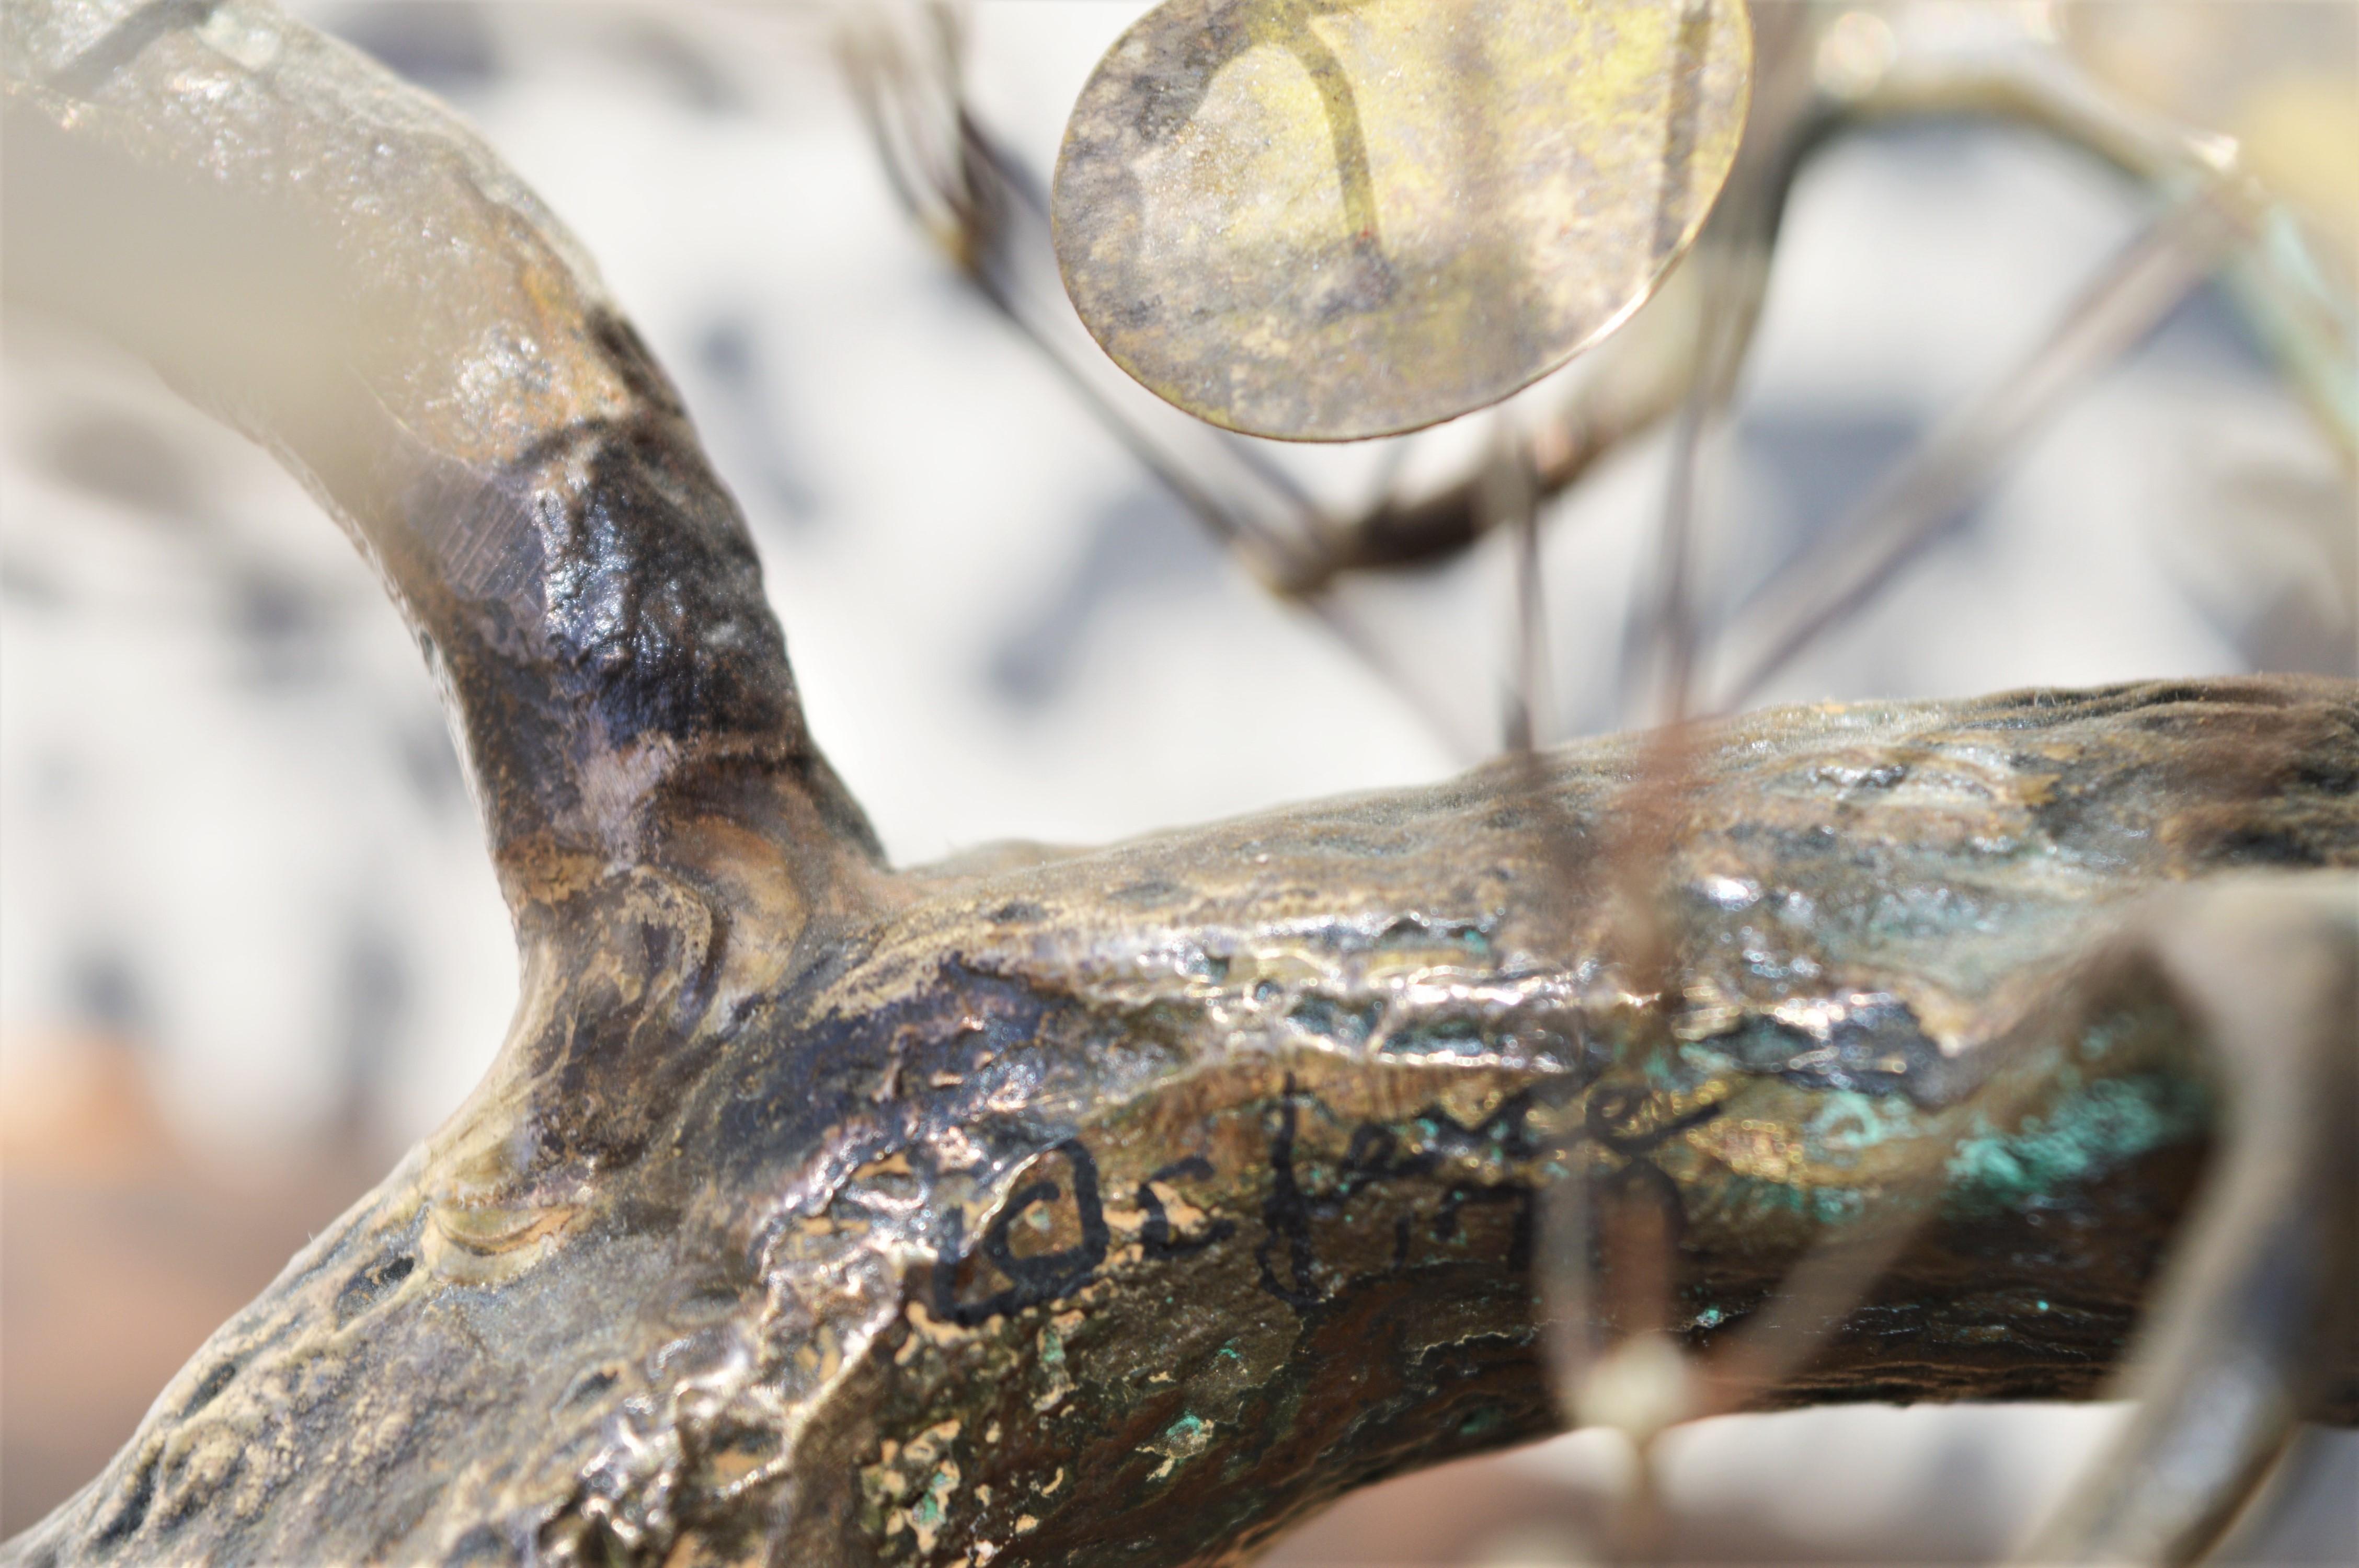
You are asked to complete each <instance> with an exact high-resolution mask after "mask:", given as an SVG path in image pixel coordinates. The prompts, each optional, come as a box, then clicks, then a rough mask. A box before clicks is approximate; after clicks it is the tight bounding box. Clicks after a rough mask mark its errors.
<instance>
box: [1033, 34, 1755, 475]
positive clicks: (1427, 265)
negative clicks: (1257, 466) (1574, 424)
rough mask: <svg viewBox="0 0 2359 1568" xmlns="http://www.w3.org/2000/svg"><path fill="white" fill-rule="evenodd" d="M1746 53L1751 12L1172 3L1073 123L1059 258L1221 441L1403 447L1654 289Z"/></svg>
mask: <svg viewBox="0 0 2359 1568" xmlns="http://www.w3.org/2000/svg"><path fill="white" fill-rule="evenodd" d="M1751 59H1752V30H1751V27H1750V24H1749V21H1748V19H1747V16H1746V14H1745V7H1744V5H1742V4H1741V3H1740V0H1591V3H1589V4H1583V5H1567V4H1565V3H1563V0H1496V3H1494V4H1490V5H1483V6H1479V7H1478V6H1473V5H1432V4H1430V3H1429V0H1356V3H1354V0H1170V3H1169V4H1167V5H1163V6H1161V7H1159V8H1158V9H1157V10H1156V11H1154V12H1153V13H1151V14H1150V15H1149V16H1147V18H1146V19H1145V20H1143V21H1141V22H1140V23H1138V24H1137V25H1136V26H1135V27H1132V28H1131V29H1130V31H1128V32H1127V33H1125V34H1124V35H1123V37H1122V38H1121V39H1120V40H1119V41H1118V42H1116V43H1115V45H1114V48H1113V49H1111V50H1109V51H1108V52H1107V54H1106V57H1105V59H1103V61H1101V62H1100V63H1099V65H1098V68H1097V70H1096V72H1095V73H1094V74H1093V76H1092V78H1091V80H1090V82H1089V84H1088V86H1086V87H1085V88H1084V89H1083V90H1082V96H1081V100H1080V102H1079V103H1077V104H1076V105H1075V107H1074V110H1073V115H1072V119H1071V123H1070V124H1068V125H1067V127H1066V132H1065V142H1064V146H1063V150H1062V152H1061V153H1060V157H1059V159H1058V165H1057V177H1056V183H1055V188H1054V192H1053V195H1052V198H1051V213H1052V218H1053V221H1054V223H1055V227H1056V244H1057V254H1058V260H1059V265H1060V267H1061V269H1062V271H1063V274H1064V277H1065V284H1066V287H1067V288H1068V290H1069V291H1070V292H1071V295H1072V297H1073V302H1074V305H1075V306H1076V308H1078V309H1079V310H1080V312H1081V316H1082V320H1083V321H1084V322H1085V323H1087V324H1088V326H1089V329H1090V330H1091V331H1092V332H1093V333H1094V334H1095V335H1096V337H1097V339H1098V341H1099V342H1100V343H1101V344H1103V346H1104V348H1105V350H1106V351H1107V352H1108V353H1109V354H1110V355H1112V356H1113V358H1114V361H1115V362H1117V363H1119V364H1120V365H1121V366H1122V367H1123V368H1124V369H1125V370H1126V371H1128V372H1129V373H1131V374H1132V375H1133V376H1136V378H1137V379H1138V380H1139V381H1140V382H1142V383H1143V384H1146V385H1147V387H1148V388H1149V389H1151V390H1152V391H1154V392H1156V393H1158V394H1159V395H1162V396H1163V397H1165V398H1167V399H1169V401H1170V402H1172V403H1174V404H1176V405H1177V406H1180V407H1181V408H1184V409H1186V410H1187V411H1188V412H1190V413H1191V414H1194V415H1197V416H1200V417H1201V418H1204V419H1207V420H1210V421H1211V422H1212V423H1213V424H1215V425H1220V426H1223V427H1227V428H1230V429H1234V430H1242V431H1245V432H1247V433H1249V434H1254V435H1261V436H1271V437H1277V438H1283V439H1289V440H1351V439H1357V438H1364V437H1369V436H1379V435H1386V434H1391V433H1395V432H1398V431H1403V430H1412V429H1417V428H1419V427H1423V426H1427V425H1431V424H1434V423H1437V422H1439V421H1440V420H1443V419H1449V418H1451V417H1454V416H1457V415H1461V414H1464V413H1466V412H1468V411H1469V410H1472V409H1475V408H1480V407H1482V406H1485V405H1487V404H1490V403H1494V402H1496V401H1497V400H1498V399H1500V398H1502V397H1505V396H1506V395H1509V394H1510V393H1513V392H1516V391H1517V390H1518V389H1520V388H1522V387H1524V386H1527V385H1528V384H1531V383H1532V382H1533V381H1535V380H1537V379H1538V378H1539V377H1540V376H1542V375H1544V374H1546V373H1548V372H1549V371H1551V370H1554V369H1555V368H1556V367H1558V366H1559V365H1560V364H1562V363H1564V362H1565V361H1566V360H1568V359H1570V358H1571V356H1572V355H1573V354H1574V353H1575V352H1577V351H1579V350H1581V349H1582V347H1584V346H1586V345H1587V344H1589V343H1591V342H1593V341H1595V340H1596V339H1597V338H1599V337H1600V336H1601V335H1603V333H1604V332H1606V331H1608V330H1611V329H1612V328H1613V327H1614V325H1616V324H1617V323H1619V322H1620V321H1621V320H1622V319H1624V318H1625V317H1626V316H1627V315H1628V314H1629V313H1630V311H1632V310H1633V309H1635V308H1636V307H1637V306H1638V305H1639V304H1641V303H1643V302H1644V301H1645V300H1646V299H1647V297H1648V296H1649V295H1651V294H1652V293H1653V292H1654V290H1655V287H1656V286H1657V285H1658V283H1659V282H1660V281H1661V279H1662V276H1663V275H1664V273H1665V272H1666V270H1667V269H1668V268H1669V266H1670V265H1671V264H1672V263H1673V262H1674V261H1676V260H1677V259H1678V258H1679V257H1680V254H1683V253H1684V252H1685V250H1686V249H1687V247H1688V245H1689V244H1690V243H1691V242H1692V241H1693V240H1694V238H1695V234H1696V232H1697V230H1698V229H1699V228H1700V227H1701V224H1702V222H1703V220H1704V216H1705V214H1706V213H1707V212H1709V211H1710V210H1711V208H1712V200H1713V198H1714V197H1715V196H1716V195H1717V194H1718V192H1719V190H1720V188H1721V184H1722V182H1723V180H1724V179H1725V178H1727V174H1728V170H1729V167H1730V165H1731V163H1732V162H1733V161H1734V157H1735V153H1736V146H1737V141H1738V135H1739V132H1740V131H1741V129H1742V127H1743V125H1744V123H1745V103H1746V98H1747V93H1748V91H1749V83H1750V75H1751Z"/></svg>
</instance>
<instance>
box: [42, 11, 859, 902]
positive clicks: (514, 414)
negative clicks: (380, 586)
mask: <svg viewBox="0 0 2359 1568" xmlns="http://www.w3.org/2000/svg"><path fill="white" fill-rule="evenodd" d="M5 16H6V20H5V27H6V34H5V54H6V86H7V100H6V115H7V119H6V160H7V161H6V179H5V197H6V204H7V205H6V225H5V235H6V254H5V280H6V286H7V289H8V292H9V295H10V297H12V298H15V299H18V300H20V301H26V302H30V303H35V304H38V305H40V306H44V307H47V308H51V309H55V310H58V311H60V312H62V313H64V314H67V315H69V316H71V317H74V318H76V319H81V320H82V321H84V322H86V323H88V324H90V325H92V326H93V327H95V328H96V329H98V330H100V331H102V332H103V333H105V334H107V335H110V336H112V337H114V338H115V339H117V340H119V341H122V342H123V343H124V344H125V345H126V346H127V347H129V348H130V349H132V350H133V351H135V352H137V353H139V354H142V355H144V356H145V357H147V359H148V360H150V361H151V362H153V363H154V364H156V366H157V367H158V369H159V370H160V371H161V372H162V373H164V375H165V376H166V377H167V378H168V380H170V381H172V382H173V383H174V384H176V385H178V386H179V387H180V388H181V389H182V390H183V391H185V392H187V393H188V394H189V395H190V396H192V397H193V398H195V399H196V400H197V401H199V402H200V403H201V404H204V405H205V406H209V407H211V408H212V409H214V410H215V411H217V412H219V413H221V414H222V415H223V416H225V417H226V418H228V419H230V420H231V421H232V422H233V423H234V424H236V425H237V426H238V427H241V428H242V429H244V430H245V431H246V432H247V433H248V434H250V435H252V436H254V437H255V438H256V439H257V440H260V441H262V442H263V443H264V444H265V445H266V446H268V447H270V448H271V449H273V450H274V451H276V452H277V454H278V455H279V457H280V458H281V459H282V460H284V461H285V462H286V463H287V464H288V467H290V468H291V469H293V470H295V471H296V472H297V473H298V474H299V475H300V476H301V477H303V478H304V479H305V480H306V481H307V482H308V483H309V484H310V487H311V489H312V490H313V491H314V492H315V493H316V494H318V495H319V497H320V499H321V501H322V502H323V503H325V504H326V505H327V506H328V507H329V509H330V510H331V511H332V513H333V514H335V515H336V516H337V517H338V518H339V519H340V520H341V521H342V523H343V524H344V525H345V527H346V528H347V530H348V531H349V532H350V533H351V534H352V535H353V538H354V540H355V541H356V542H357V543H358V544H359V545H360V546H361V548H362V549H363V551H364V553H365V554H366V555H367V556H368V557H369V558H370V559H371V560H372V561H373V562H374V563H375V566H376V568H377V569H378V571H379V572H380V573H381V574H382V576H383V577H384V579H385V581H386V587H387V589H389V591H390V592H391V593H392V594H393V596H394V597H395V599H396V600H398V601H399V603H400V605H401V608H402V611H403V612H404V614H405V615H406V616H407V617H408V621H409V623H410V625H411V627H412V628H413V630H414V631H415V632H416V633H417V634H418V636H419V642H420V643H421V644H422V645H423V647H424V649H425V651H426V654H427V657H428V660H429V664H430V665H432V667H433V669H434V673H435V675H436V677H437V679H438V681H439V682H440V685H441V687H442V689H443V692H444V695H445V698H446V702H447V705H448V707H449V708H450V711H451V719H452V724H453V728H454V730H456V731H457V734H458V737H459V739H460V741H461V743H462V750H463V752H464V753H465V756H466V759H467V762H468V764H469V768H470V772H471V775H472V778H473V783H474V786H475V788H476V791H477V794H478V796H479V799H480V802H481V805H482V807H483V810H484V817H485V820H486V824H487V827H488V830H489V833H490V837H491V841H492V849H493V853H494V857H495V861H496V863H497V865H498V868H499V871H500V874H501V879H502V881H503V884H504V886H505V888H506V892H507V894H508V897H509V899H510V902H511V903H512V904H513V905H515V906H516V907H517V908H518V910H519V912H520V913H524V912H526V911H528V910H529V909H530V908H531V907H533V906H535V905H541V904H548V903H554V902H557V901H559V900H561V899H562V898H564V897H566V896H568V895H569V894H570V893H571V892H577V891H579V890H580V889H581V888H582V887H583V886H586V885H588V884H589V883H591V882H592V881H595V880H596V879H597V878H598V877H599V876H601V875H603V874H604V873H605V872H606V871H608V870H609V869H611V868H613V867H615V866H625V865H636V864H647V863H664V862H669V861H674V860H695V859H696V858H697V857H698V853H699V852H698V851H697V850H695V849H693V847H692V846H689V845H687V844H685V843H684V842H683V825H685V824H690V823H692V822H694V821H696V820H698V819H719V820H722V821H726V822H734V823H738V824H740V825H743V826H749V827H755V828H756V829H757V830H758V831H760V832H761V833H762V835H763V836H764V837H766V838H768V839H770V840H771V841H773V842H774V843H776V844H777V846H778V847H779V848H780V850H781V853H782V854H783V855H784V856H785V858H786V860H787V862H788V876H787V880H788V881H790V882H791V883H792V884H793V885H795V886H796V887H797V889H798V890H799V893H800V896H801V899H802V902H803V903H804V904H805V906H806V907H809V906H813V905H819V904H823V903H828V902H830V901H832V900H834V899H836V898H838V897H839V896H840V895H841V894H842V892H843V890H844V889H845V887H847V886H848V885H852V884H854V883H856V882H857V881H858V880H859V875H860V872H861V871H862V869H863V868H864V867H865V866H866V865H867V864H869V863H870V862H872V861H873V860H874V859H875V854H876V849H875V839H874V837H873V835H872V834H871V832H870V830H869V828H868V827H867V825H866V823H865V822H864V820H863V818H862V816H861V814H860V812H859V810H858V808H857V807H856V806H854V805H853V802H852V800H851V798H850V796H849V795H847V794H846V793H845V792H844V790H843V786H842V785H841V784H839V783H838V781H837V780H836V778H835V776H834V774H833V773H832V772H831V770H830V769H829V767H828V765H827V763H826V762H825V760H824V759H823V758H822V757H821V755H820V754H819V752H818V751H817V750H816V749H815V748H814V747H813V746H812V745H811V743H810V739H809V737H808V735H807V734H806V733H805V730H804V728H803V721H802V716H801V712H800V709H799V703H798V700H797V697H796V693H795V687H794V682H793V678H792V676H791V675H790V674H789V672H788V665H787V658H786V647H785V643H784V640H783V639H782V638H781V636H780V634H779V632H778V629H777V622H775V620H774V619H773V618H772V616H771V613H770V611H769V608H768V606H767V604H766V601H765V600H764V599H763V595H762V587H761V575H760V568H759V567H758V565H757V563H756V559H755V557H754V552H753V547H752V545H751V542H750V540H749V539H748V538H747V536H746V533H745V524H744V522H743V520H742V518H741V516H740V514H739V513H738V510H737V507H736V504H735V503H734V501H733V500H732V499H731V498H730V496H729V494H728V492H726V491H724V490H723V488H722V486H721V484H720V482H719V481H718V480H717V479H715V478H714V476H713V474H712V470H710V468H709V467H708V466H707V465H706V462H705V460H704V458H703V455H702V453H701V451H700V450H699V449H698V446H697V443H696V438H695V436H694V433H693V432H692V431H691V430H690V427H689V425H688V421H687V417H686V415H685V413H684V411H683V410H682V408H681V406H680V403H679V397H678V395H677V394H676V393H675V392H674V391H673V390H672V387H671V385H670V384H669V382H668V381H667V380H666V379H665V378H664V375H663V373H661V371H659V370H658V368H657V367H656V365H655V363H654V362H653V361H652V360H650V359H649V358H648V356H647V351H646V349H645V348H644V347H643V346H642V345H641V343H640V342H639V340H638V338H637V336H636V334H635V333H634V332H633V331H632V330H631V328H630V326H629V324H628V323H627V322H626V321H625V320H624V319H623V318H622V317H621V315H620V314H619V313H617V311H616V310H615V309H614V306H613V305H612V304H611V303H610V302H609V301H608V299H607V298H606V297H605V294H604V292H603V289H602V288H601V287H600V285H599V283H598V280H597V276H596V274H595V271H594V269H593V268H592V265H591V264H590V262H589V261H588V259H587V258H586V256H584V255H583V254H582V252H581V250H580V247H579V246H578V245H577V244H576V243H574V241H573V240H572V238H571V235H569V234H567V233H566V232H564V230H563V229H562V228H561V227H560V225H559V224H558V222H556V220H555V219H554V218H553V217H551V216H550V215H549V212H548V211H546V210H545V209H544V208H543V207H542V206H541V204H540V203H539V201H538V200H537V199H536V198H535V197H534V196H533V195H532V194H531V193H530V192H529V191H528V190H527V189H525V188H524V187H523V186H522V185H521V184H520V183H519V182H518V181H517V180H516V178H515V177H514V176H513V175H512V174H510V173H509V172H508V171H507V170H506V168H503V167H502V166H501V165H500V164H499V163H498V161H497V160H496V159H495V157H493V156H492V154H491V153H490V152H489V151H488V150H487V149H486V148H485V147H484V146H483V145H482V144H481V143H480V142H479V141H478V140H477V139H476V138H475V137H474V136H473V134H472V133H471V132H469V131H468V130H467V129H466V128H465V127H464V126H463V125H462V124H460V122H459V121H458V120H457V119H456V117H455V116H454V115H452V114H451V112H450V111H448V110H447V109H445V108H443V107H442V106H440V104H439V103H436V102H434V101H433V100H432V99H430V98H429V97H427V96H426V95H424V94H423V93H420V92H415V91H413V90H411V89H409V88H408V87H406V86H404V85H402V84H401V83H400V82H398V81H396V80H395V79H393V78H392V77H391V76H390V75H389V74H388V73H386V71H385V70H382V69H381V68H379V67H378V66H376V65H375V64H374V63H372V62H370V61H369V60H367V59H364V57H362V56H361V55H359V54H358V53H356V52H354V51H353V50H351V49H346V48H344V47H343V46H342V45H340V44H337V43H335V42H333V41H332V40H329V39H327V38H322V37H321V36H320V35H318V34H316V33H313V32H311V31H310V29H308V28H305V27H299V26H296V25H294V24H291V23H289V22H288V21H286V20H285V19H284V18H282V17H280V16H278V15H277V12H276V11H275V10H273V9H272V8H270V7H269V6H267V5H259V4H249V3H245V0H234V3H227V4H216V3H212V0H199V3H189V0H152V3H150V4H146V5H122V4H113V5H108V4H85V5H66V4H56V5H51V4H44V3H41V0H21V3H20V0H12V3H11V4H10V5H9V6H8V7H7V10H6V14H5ZM691 836H692V835H691Z"/></svg>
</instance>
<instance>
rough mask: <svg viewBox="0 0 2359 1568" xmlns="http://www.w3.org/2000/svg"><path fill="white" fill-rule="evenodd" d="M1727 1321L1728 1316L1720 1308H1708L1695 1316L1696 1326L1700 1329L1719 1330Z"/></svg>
mask: <svg viewBox="0 0 2359 1568" xmlns="http://www.w3.org/2000/svg"><path fill="white" fill-rule="evenodd" d="M1727 1321H1728V1314H1726V1313H1724V1312H1723V1311H1721V1310H1720V1309H1719V1308H1718V1307H1706V1308H1704V1309H1703V1311H1701V1312H1700V1313H1698V1314H1695V1325H1696V1326H1697V1327H1698V1328H1718V1327H1719V1326H1720V1325H1722V1324H1723V1323H1726V1322H1727Z"/></svg>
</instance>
